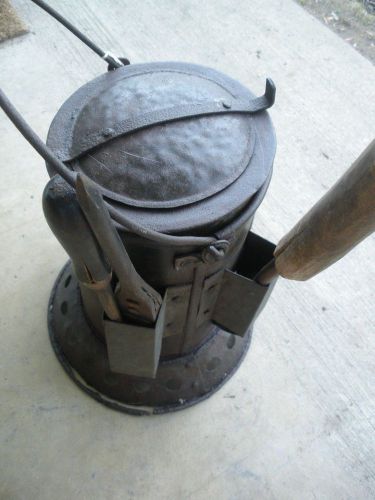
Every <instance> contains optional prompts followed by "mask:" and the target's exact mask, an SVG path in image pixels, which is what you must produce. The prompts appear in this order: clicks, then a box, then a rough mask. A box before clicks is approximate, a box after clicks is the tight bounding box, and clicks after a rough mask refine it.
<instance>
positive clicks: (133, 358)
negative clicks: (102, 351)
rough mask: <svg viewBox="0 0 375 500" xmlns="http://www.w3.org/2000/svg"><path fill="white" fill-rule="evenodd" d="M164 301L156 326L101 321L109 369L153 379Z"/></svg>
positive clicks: (162, 323)
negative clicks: (102, 322)
mask: <svg viewBox="0 0 375 500" xmlns="http://www.w3.org/2000/svg"><path fill="white" fill-rule="evenodd" d="M165 305H166V300H165V298H164V300H163V303H162V305H161V308H160V311H159V315H158V319H157V321H156V324H155V326H153V327H147V326H141V325H135V324H131V323H125V322H123V323H117V322H115V321H110V320H104V331H105V338H106V343H107V352H108V360H109V367H110V369H111V371H112V372H114V373H122V374H126V375H133V376H136V377H146V378H155V376H156V371H157V369H158V365H159V358H160V351H161V342H162V338H163V330H164V323H165Z"/></svg>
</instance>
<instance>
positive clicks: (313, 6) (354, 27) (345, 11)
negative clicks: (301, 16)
mask: <svg viewBox="0 0 375 500" xmlns="http://www.w3.org/2000/svg"><path fill="white" fill-rule="evenodd" d="M296 1H297V3H299V4H300V5H302V6H303V7H304V8H305V9H306V10H308V11H309V12H310V13H311V14H313V15H314V16H315V17H317V18H318V19H320V20H321V21H322V22H323V23H324V24H326V25H327V26H328V27H329V28H330V29H331V30H332V31H334V32H336V33H337V34H338V35H340V36H341V37H342V38H343V39H344V40H345V41H346V42H348V43H350V45H352V46H353V47H354V48H355V49H357V50H358V51H359V52H360V53H361V54H362V55H364V56H365V57H367V59H369V60H370V61H371V62H372V63H373V64H375V13H373V14H372V13H369V12H367V10H366V9H365V7H364V2H363V1H362V0H296Z"/></svg>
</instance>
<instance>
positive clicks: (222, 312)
mask: <svg viewBox="0 0 375 500" xmlns="http://www.w3.org/2000/svg"><path fill="white" fill-rule="evenodd" d="M273 285H274V283H273V284H271V285H269V286H262V285H259V284H258V283H257V282H256V281H253V280H250V279H248V278H245V277H244V276H240V275H239V274H236V273H234V272H232V271H229V269H226V270H225V271H224V276H223V282H222V287H221V290H220V294H219V296H218V299H217V301H216V305H215V310H214V312H213V315H212V322H213V323H215V324H216V325H218V326H220V328H222V329H223V330H226V331H227V332H229V333H233V334H234V335H239V336H240V337H243V336H244V335H245V333H246V332H247V331H248V330H249V328H251V326H252V324H253V323H254V321H255V320H256V318H257V316H258V315H259V314H260V312H261V311H262V309H263V307H264V306H265V304H266V302H267V299H268V297H269V295H270V293H271V291H272V288H273Z"/></svg>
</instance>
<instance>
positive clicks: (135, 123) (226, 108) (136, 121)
mask: <svg viewBox="0 0 375 500" xmlns="http://www.w3.org/2000/svg"><path fill="white" fill-rule="evenodd" d="M121 64H122V63H121ZM275 95H276V87H275V84H274V83H273V81H272V80H271V79H270V78H267V80H266V88H265V92H264V94H263V95H262V96H260V97H256V98H254V99H252V100H250V101H247V100H243V99H237V100H233V101H232V102H229V101H227V100H215V101H208V102H207V101H203V102H198V103H190V104H180V105H178V106H172V107H170V108H165V109H158V110H155V111H149V112H147V113H144V114H141V115H138V116H130V117H128V118H126V119H125V120H122V121H120V122H118V123H114V124H113V125H111V126H109V127H108V126H107V127H106V128H105V130H95V131H94V132H91V133H90V134H88V135H87V136H83V137H82V138H80V140H77V142H76V143H74V145H73V146H72V149H71V151H70V155H69V158H64V161H72V160H74V159H76V158H78V157H79V156H82V155H84V154H86V153H88V152H89V151H90V150H91V149H93V148H96V147H97V146H100V145H102V144H105V143H106V142H108V141H110V140H112V139H115V138H117V137H120V136H123V135H127V134H132V133H134V132H136V131H137V130H142V129H145V128H148V127H152V126H155V125H162V124H165V123H170V122H174V121H179V120H186V119H188V118H199V117H202V116H210V115H220V114H228V113H237V114H253V113H259V112H262V111H265V110H266V109H268V108H270V107H271V106H272V105H273V104H274V102H275Z"/></svg>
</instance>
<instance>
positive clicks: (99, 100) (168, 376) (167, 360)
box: [44, 63, 276, 413]
mask: <svg viewBox="0 0 375 500" xmlns="http://www.w3.org/2000/svg"><path fill="white" fill-rule="evenodd" d="M272 88H273V87H272V85H271V83H270V82H268V83H267V91H266V94H265V95H264V96H263V97H261V98H254V95H253V94H252V93H251V92H250V91H249V90H247V89H246V88H245V87H243V86H242V85H241V84H239V83H238V82H236V81H234V80H232V79H230V78H228V77H227V76H225V75H223V74H221V73H218V72H216V71H214V70H211V69H208V68H204V67H201V66H196V65H191V64H183V63H154V64H143V65H134V66H127V67H123V68H119V69H117V70H116V71H113V72H109V73H107V74H105V75H102V76H100V77H99V78H97V79H95V80H93V81H92V82H89V83H88V84H86V85H84V86H83V87H82V88H81V89H79V90H78V91H77V92H75V93H74V94H73V95H72V96H71V97H70V98H69V99H68V100H67V101H66V103H65V104H64V105H63V106H62V108H61V109H60V110H59V112H58V114H57V115H56V117H55V119H54V120H53V123H52V125H51V128H50V131H49V135H48V140H47V143H48V145H49V147H50V148H51V149H52V150H53V151H54V152H55V154H56V155H57V156H58V157H59V159H60V160H62V161H64V162H65V163H66V164H67V165H69V166H70V168H71V169H72V170H74V171H76V172H77V173H79V175H80V176H83V177H82V183H83V184H82V186H83V187H84V186H85V185H86V184H85V183H86V181H85V180H84V179H87V178H88V179H89V182H90V183H92V186H94V188H93V189H95V190H96V191H95V193H98V192H99V191H100V193H101V195H102V196H104V197H105V200H106V201H107V203H109V204H110V205H111V206H112V207H114V208H115V209H116V210H118V211H119V213H121V216H122V218H123V220H125V221H126V220H128V221H130V222H131V224H130V225H131V226H132V227H133V228H137V230H136V231H135V232H134V231H129V230H128V228H127V227H126V226H122V225H119V224H117V223H116V224H114V225H113V227H112V229H111V230H110V231H108V230H107V231H105V232H104V233H103V231H100V230H99V231H98V227H95V224H96V222H95V221H99V220H101V221H103V220H104V219H105V218H104V219H103V217H99V214H97V215H98V216H97V217H96V216H95V210H106V208H105V205H103V204H101V203H99V205H101V207H99V205H98V206H96V205H95V200H94V199H91V201H90V199H89V198H85V199H83V198H82V196H89V197H90V194H89V192H90V189H91V188H90V189H88V190H86V191H82V193H81V194H80V192H79V190H77V197H78V202H79V203H80V204H81V208H82V209H83V213H82V214H81V215H82V216H84V218H86V219H87V222H88V223H89V226H91V230H92V234H93V235H95V237H94V241H93V242H91V240H92V235H91V236H90V243H87V245H85V246H86V247H87V248H88V249H89V253H90V255H91V256H94V257H95V259H94V260H93V261H91V262H89V261H87V262H86V260H87V259H86V257H85V255H84V252H83V254H82V255H80V254H79V245H78V252H76V249H77V245H76V244H73V245H72V244H71V241H70V240H69V241H64V238H68V239H69V238H71V235H67V234H60V231H59V227H58V225H57V227H56V224H55V221H56V217H55V212H56V206H60V205H63V204H64V201H63V200H62V199H61V198H59V194H58V191H59V189H60V188H59V183H60V181H59V180H58V179H57V178H56V177H54V175H55V171H54V169H53V167H52V166H51V165H48V164H47V168H48V171H49V173H50V175H51V181H50V183H49V188H48V189H46V191H45V203H44V205H45V207H47V209H46V210H45V214H46V217H47V220H48V222H49V224H50V226H51V228H52V230H53V231H54V232H55V233H56V236H57V237H58V238H59V240H60V241H61V242H62V244H63V246H64V248H66V249H67V251H68V253H69V254H70V257H71V258H72V261H73V267H74V268H75V269H81V275H83V276H85V279H83V278H82V277H80V276H78V274H77V273H76V272H74V271H73V269H72V267H71V266H70V265H69V266H68V267H66V268H64V270H63V271H62V274H61V275H60V277H59V278H58V281H57V283H56V286H55V289H54V291H53V294H52V297H51V309H50V313H49V324H50V332H51V339H52V343H53V345H54V347H55V350H56V352H57V354H58V356H59V358H60V360H61V362H62V363H63V365H64V367H65V368H66V369H67V371H68V373H69V374H70V375H71V376H72V377H73V378H74V380H75V381H76V382H77V383H78V384H79V385H80V386H81V387H83V388H84V389H85V390H86V391H87V392H89V393H90V394H91V395H92V396H94V397H96V398H97V399H100V400H101V401H102V402H104V403H105V404H109V405H110V406H113V407H120V409H122V410H124V411H133V410H134V407H137V406H138V405H142V406H143V407H146V406H147V407H151V408H152V410H151V411H152V412H154V413H159V412H162V411H168V410H169V409H176V408H178V407H183V406H187V405H190V404H192V403H194V402H196V401H198V400H200V399H202V398H204V397H207V396H208V395H209V394H211V393H212V392H213V391H214V390H216V389H217V388H218V387H219V386H220V385H221V384H222V383H223V382H224V380H226V378H228V377H229V376H230V375H231V373H233V371H234V369H235V367H236V366H237V365H238V364H239V362H240V361H241V359H242V357H243V355H244V353H245V352H246V349H247V347H248V345H249V341H250V336H251V325H252V319H253V317H254V316H255V314H254V313H255V312H256V307H255V302H256V301H254V297H256V296H257V295H259V300H263V298H264V297H265V294H266V291H267V290H266V289H263V288H260V289H259V290H258V289H257V288H256V286H258V285H255V284H254V282H253V281H252V276H254V272H255V271H256V269H257V267H258V263H259V264H262V265H263V264H264V263H265V262H266V260H267V259H268V258H269V257H270V255H271V254H272V251H273V246H272V245H270V244H269V243H267V242H264V240H262V239H261V238H258V237H255V236H254V235H252V236H250V237H249V230H250V228H251V225H252V221H253V217H254V213H255V211H256V209H257V208H258V206H259V204H260V203H261V201H262V199H263V197H264V195H265V193H266V190H267V187H268V184H269V181H270V177H271V173H272V163H273V158H274V154H275V148H276V142H275V136H274V132H273V127H272V124H271V121H270V119H269V116H268V114H267V113H266V111H265V109H266V108H267V107H269V106H270V105H272V102H273V96H272V95H271V97H270V93H271V94H272ZM80 178H81V177H80ZM90 185H91V184H90ZM87 186H88V184H87ZM49 190H50V191H49ZM56 190H57V191H56ZM91 191H92V189H91ZM49 192H53V193H55V194H56V192H57V195H56V196H55V195H54V196H52V197H51V196H50V195H49V194H48V193H49ZM85 193H86V194H85ZM92 193H94V191H92ZM101 195H99V196H101ZM69 196H70V198H72V196H73V195H72V194H69ZM95 196H97V194H96V195H95ZM67 199H68V198H67ZM100 199H101V198H100ZM82 203H84V206H83V205H82ZM90 207H91V208H90ZM95 207H96V208H95ZM93 211H94V212H93ZM67 213H71V212H69V211H67ZM77 215H78V214H77ZM102 215H103V214H102ZM67 222H69V221H67ZM109 224H111V226H112V223H111V222H109ZM63 225H64V226H66V227H68V226H69V224H65V223H64V224H63ZM143 228H149V229H152V231H153V233H152V234H151V235H150V234H149V233H148V231H147V229H143ZM99 229H100V228H99ZM111 231H112V232H111ZM113 231H114V232H117V233H118V234H116V235H115V237H114V233H113ZM159 234H164V235H165V234H167V235H169V238H168V242H167V243H166V241H165V238H162V237H160V238H159V237H158V235H159ZM118 235H119V236H120V240H121V241H120V244H121V245H123V247H122V249H121V248H119V247H118ZM186 236H189V243H185V242H184V241H185V240H183V239H182V238H183V237H186ZM73 237H74V235H73ZM103 238H107V240H106V242H107V243H106V242H105V241H104V240H103ZM110 242H112V243H110ZM210 242H211V243H210ZM73 243H74V242H73ZM106 245H115V247H116V248H115V247H111V248H109V247H108V246H107V248H106ZM97 247H99V253H98V252H97V251H96V250H95V251H94V250H93V248H94V249H95V248H97ZM69 248H74V249H75V253H74V255H73V254H71V252H69ZM114 250H115V251H114ZM100 252H102V257H103V259H104V260H103V266H104V268H105V269H106V268H107V264H108V265H109V267H110V268H111V269H112V287H111V288H109V289H108V288H106V292H105V293H107V295H108V300H107V299H106V300H103V297H102V295H100V294H98V293H97V286H96V278H95V275H93V274H92V272H91V269H93V270H94V271H95V272H96V270H97V269H98V265H99V267H100V266H101V265H102V264H100V262H101V260H100V259H101V258H102V257H101V255H100ZM124 252H125V253H124ZM121 253H123V255H124V259H121V257H119V256H120V255H121ZM125 257H126V258H125ZM129 257H130V259H129ZM111 259H112V261H111ZM113 259H115V261H113ZM121 261H122V262H121ZM124 262H128V265H129V264H130V263H131V267H132V270H131V269H128V270H127V272H125V274H124V273H123V272H122V271H123V270H124V269H123V267H121V266H124ZM133 267H134V269H133ZM100 269H101V267H100ZM116 269H117V270H118V271H119V272H120V270H121V273H120V275H117V274H116ZM86 271H87V273H86V274H87V276H86V275H85V272H86ZM125 271H126V270H125ZM124 276H129V279H131V280H132V287H133V288H132V289H133V290H139V294H138V292H137V297H138V298H139V297H140V298H141V299H140V300H143V299H142V297H143V296H142V293H143V292H145V293H146V295H145V300H146V301H148V300H149V297H148V296H147V293H149V292H150V290H153V292H152V294H153V296H154V300H155V297H156V298H157V297H161V301H162V302H161V306H160V311H159V313H158V316H157V318H156V321H155V323H153V324H150V323H149V322H146V321H144V322H142V320H141V319H140V320H139V316H138V319H137V318H136V319H134V317H133V318H132V317H131V315H130V316H129V314H128V313H129V311H130V312H131V310H132V307H133V308H134V307H136V308H138V310H139V311H142V304H140V303H139V302H138V298H137V299H136V300H135V297H132V296H131V294H130V297H129V294H128V295H127V296H126V297H125V301H124V297H123V295H124V292H126V288H127V286H130V283H129V281H127V279H126V278H124ZM90 280H91V281H92V283H90ZM133 281H134V282H133ZM142 283H144V285H142ZM145 284H147V287H151V288H148V290H149V292H147V290H146V289H145V288H144V287H145ZM137 286H138V287H139V288H134V287H137ZM111 294H112V295H111ZM121 294H122V295H121ZM125 295H126V293H125ZM237 295H242V297H241V296H239V297H238V299H239V301H241V300H242V301H243V303H244V310H238V307H237V306H238V305H237V304H236V301H235V299H236V297H237ZM120 297H121V300H118V303H117V305H118V306H119V313H120V315H121V317H122V318H123V319H117V320H116V319H115V320H113V318H109V317H108V314H107V312H106V310H105V306H106V305H107V304H108V303H109V302H113V301H116V300H117V299H120ZM108 301H109V302H108ZM121 304H123V305H124V307H125V309H124V308H123V309H122V310H121ZM246 304H248V306H246ZM128 306H129V308H130V309H128ZM247 308H248V310H247ZM115 312H116V310H115ZM114 317H115V318H116V315H115V316H114ZM235 335H238V336H239V337H238V338H236V337H235ZM93 388H94V390H95V391H94V392H93ZM108 398H109V399H110V401H108ZM129 405H130V406H129ZM143 411H145V412H146V413H147V412H149V411H150V410H147V411H146V410H142V411H141V413H142V412H143Z"/></svg>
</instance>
